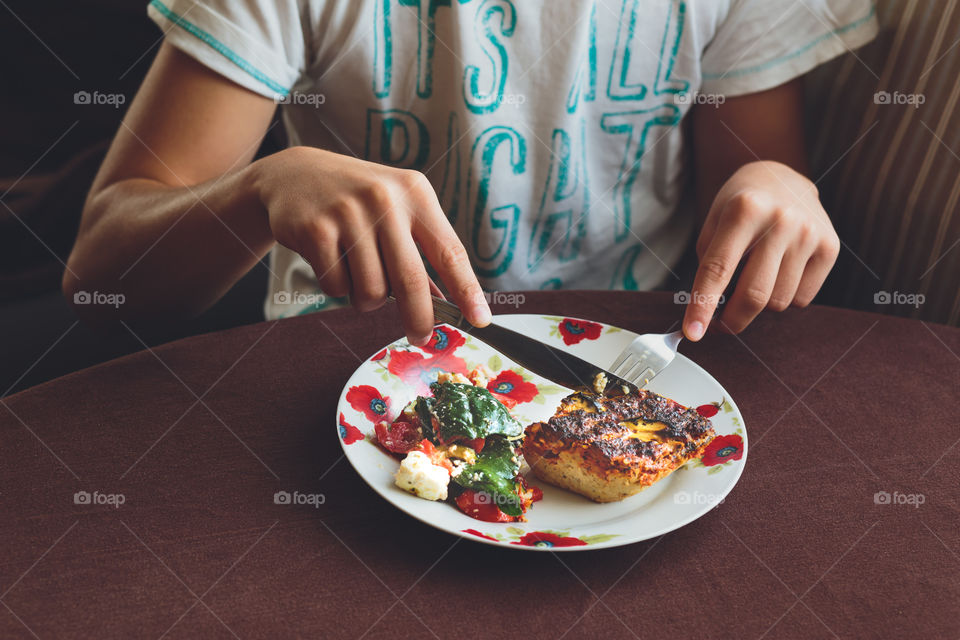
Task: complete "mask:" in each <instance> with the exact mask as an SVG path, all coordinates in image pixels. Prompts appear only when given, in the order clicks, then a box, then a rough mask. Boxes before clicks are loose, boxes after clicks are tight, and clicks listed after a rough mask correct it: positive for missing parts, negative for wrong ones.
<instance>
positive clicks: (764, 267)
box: [720, 233, 787, 333]
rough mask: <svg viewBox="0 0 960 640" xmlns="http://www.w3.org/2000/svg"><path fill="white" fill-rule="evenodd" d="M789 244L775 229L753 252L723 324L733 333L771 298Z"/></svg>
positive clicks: (747, 322)
mask: <svg viewBox="0 0 960 640" xmlns="http://www.w3.org/2000/svg"><path fill="white" fill-rule="evenodd" d="M786 248H787V245H786V243H785V242H784V241H783V239H782V238H780V237H777V236H775V235H774V234H773V233H771V234H770V235H768V236H767V237H766V238H764V239H763V240H762V241H761V242H760V244H759V245H758V246H757V247H755V248H754V249H753V250H752V251H751V252H750V257H749V258H747V263H746V265H745V266H744V268H743V272H742V273H741V274H740V278H739V280H738V281H737V287H736V289H734V292H733V295H732V296H731V297H730V302H728V303H727V306H726V307H725V308H724V310H723V315H721V316H720V324H721V326H723V327H724V328H725V329H726V330H727V331H730V332H731V333H740V332H741V331H743V330H744V329H746V328H747V325H748V324H750V323H751V322H753V320H754V318H756V317H757V315H758V314H759V313H760V312H761V311H763V309H764V308H765V307H766V306H767V303H768V302H769V301H770V294H771V293H773V287H774V285H775V284H776V282H777V274H778V272H779V271H780V264H781V262H782V261H783V254H784V252H785V251H786Z"/></svg>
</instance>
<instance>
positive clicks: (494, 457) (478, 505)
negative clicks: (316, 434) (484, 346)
mask: <svg viewBox="0 0 960 640" xmlns="http://www.w3.org/2000/svg"><path fill="white" fill-rule="evenodd" d="M488 380H489V375H488V374H487V372H486V370H485V369H483V368H481V367H478V368H477V369H474V370H473V371H472V372H471V373H470V375H469V377H468V376H464V375H462V374H441V375H440V376H439V378H438V381H437V382H436V383H434V384H432V385H431V386H430V390H431V392H432V394H433V395H432V397H424V396H421V397H418V398H417V399H415V400H414V401H413V402H411V403H410V404H408V405H407V406H406V407H405V408H404V409H403V411H402V412H401V413H400V415H399V416H398V417H397V419H396V420H394V421H393V423H392V424H391V423H388V422H385V421H384V422H380V423H378V424H377V425H376V434H377V441H378V442H379V443H380V445H381V446H382V447H383V448H384V449H386V450H387V451H390V452H392V453H395V454H404V455H405V456H406V457H405V458H404V460H403V461H402V462H401V463H400V469H399V471H397V474H396V484H397V486H398V487H400V488H401V489H404V490H405V491H409V492H410V493H412V494H414V495H416V496H419V497H421V498H424V499H427V500H447V499H448V498H453V501H454V503H455V504H456V505H457V506H458V508H460V510H461V511H463V512H464V513H466V514H467V515H469V516H471V517H473V518H477V519H480V520H487V521H490V522H515V521H518V520H523V519H524V513H525V512H526V510H527V509H529V508H530V505H531V504H533V502H534V501H535V500H537V499H539V497H540V495H541V494H540V492H539V490H538V489H535V488H528V487H527V486H526V483H525V482H524V479H523V476H521V475H520V464H521V456H520V451H519V447H520V441H521V439H522V438H523V435H524V429H523V426H522V425H521V424H520V423H519V422H517V420H516V419H515V418H514V417H513V416H512V415H510V412H509V410H508V407H507V403H505V402H504V401H503V398H502V397H498V396H497V395H496V394H493V393H491V392H490V391H488V390H487V389H485V388H484V386H482V385H485V384H486V383H487V381H488ZM481 383H482V384H481Z"/></svg>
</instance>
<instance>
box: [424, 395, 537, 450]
mask: <svg viewBox="0 0 960 640" xmlns="http://www.w3.org/2000/svg"><path fill="white" fill-rule="evenodd" d="M430 388H431V389H432V390H433V397H434V401H433V406H432V411H433V413H434V414H435V415H436V416H437V420H439V422H440V430H441V432H442V433H441V434H440V435H442V436H443V439H444V440H445V441H446V442H450V441H451V440H455V439H457V438H463V439H466V440H473V439H475V438H486V437H487V436H489V435H493V434H502V435H505V436H519V435H522V434H523V426H522V425H521V424H520V423H519V422H517V421H516V420H515V419H514V418H513V416H511V415H510V413H509V412H508V411H507V409H506V407H504V406H503V405H502V404H501V403H500V401H499V400H497V399H496V398H494V397H493V395H491V393H490V392H489V391H487V390H486V389H484V388H482V387H476V386H474V385H472V384H461V383H459V382H443V383H439V384H438V383H434V384H433V385H431V387H430Z"/></svg>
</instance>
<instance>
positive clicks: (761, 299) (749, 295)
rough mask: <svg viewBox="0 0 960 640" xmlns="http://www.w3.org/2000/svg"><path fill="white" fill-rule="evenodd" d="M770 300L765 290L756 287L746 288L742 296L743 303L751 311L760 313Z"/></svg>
mask: <svg viewBox="0 0 960 640" xmlns="http://www.w3.org/2000/svg"><path fill="white" fill-rule="evenodd" d="M769 299H770V295H769V294H768V293H767V292H766V291H764V290H763V289H761V288H759V287H755V286H749V287H746V288H745V289H744V290H743V293H742V294H741V303H742V304H743V306H744V307H746V308H747V309H749V310H750V311H760V310H761V309H763V308H764V307H765V306H767V302H768V301H769Z"/></svg>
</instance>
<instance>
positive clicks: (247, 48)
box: [147, 0, 307, 99]
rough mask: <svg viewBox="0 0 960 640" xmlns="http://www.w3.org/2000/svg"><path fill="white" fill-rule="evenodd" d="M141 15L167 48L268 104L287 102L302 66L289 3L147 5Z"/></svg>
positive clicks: (299, 34)
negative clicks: (156, 27)
mask: <svg viewBox="0 0 960 640" xmlns="http://www.w3.org/2000/svg"><path fill="white" fill-rule="evenodd" d="M147 11H148V13H149V15H150V17H151V18H152V19H153V20H154V21H155V22H156V23H157V24H158V25H159V26H160V28H161V29H163V32H164V37H165V38H166V40H167V42H169V43H170V44H172V45H173V46H175V47H177V48H178V49H180V50H181V51H183V52H184V53H186V54H187V55H189V56H191V57H192V58H194V59H195V60H197V61H198V62H200V63H201V64H203V65H205V66H207V67H209V68H210V69H212V70H213V71H216V72H217V73H219V74H220V75H223V76H225V77H226V78H228V79H229V80H232V81H233V82H235V83H237V84H239V85H241V86H243V87H246V88H247V89H250V90H251V91H254V92H256V93H259V94H261V95H263V96H266V97H268V98H274V99H278V98H282V97H285V96H287V95H288V94H289V92H290V88H291V87H292V86H293V84H294V83H295V82H296V81H297V79H298V78H299V77H300V76H301V74H302V73H303V70H304V68H305V66H306V57H307V54H306V51H307V43H306V37H305V33H306V31H305V30H304V28H303V25H302V20H301V11H300V7H299V3H298V2H296V1H295V0H289V1H283V0H277V1H273V0H152V1H151V2H150V5H149V7H148V9H147Z"/></svg>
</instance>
